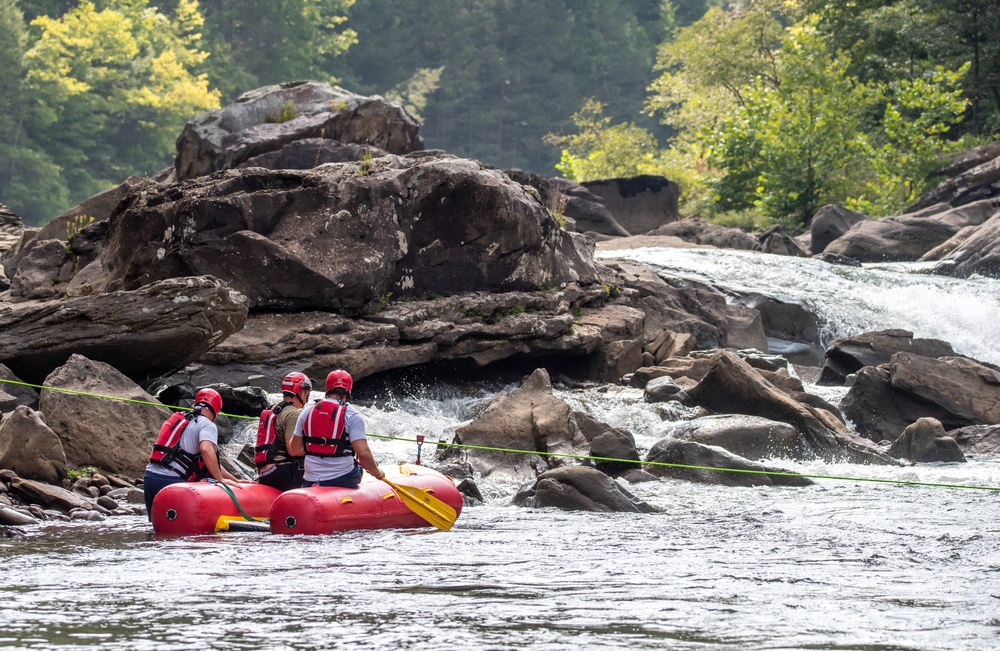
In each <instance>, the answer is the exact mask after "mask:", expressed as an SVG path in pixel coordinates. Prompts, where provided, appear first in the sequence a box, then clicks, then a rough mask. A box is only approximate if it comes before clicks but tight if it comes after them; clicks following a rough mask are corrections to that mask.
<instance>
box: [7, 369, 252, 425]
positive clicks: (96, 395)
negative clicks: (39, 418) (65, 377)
mask: <svg viewBox="0 0 1000 651" xmlns="http://www.w3.org/2000/svg"><path fill="white" fill-rule="evenodd" d="M0 383H6V384H16V385H19V386H22V387H31V388H33V389H39V390H42V389H45V390H47V391H57V392H59V393H68V394H71V395H75V396H87V397H88V398H100V399H102V400H115V401H117V402H128V403H132V404H135V405H152V406H153V407H166V408H167V409H174V410H176V411H191V410H192V408H191V407H181V406H178V405H165V404H163V403H162V402H150V401H148V400H135V399H133V398H120V397H118V396H106V395H103V394H100V393H89V392H87V391H74V390H73V389H63V388H60V387H50V386H46V385H44V384H31V383H30V382H20V381H17V380H5V379H3V378H0ZM219 415H220V416H228V417H229V418H245V419H249V420H257V417H256V416H241V415H239V414H227V413H226V412H224V411H221V412H219Z"/></svg>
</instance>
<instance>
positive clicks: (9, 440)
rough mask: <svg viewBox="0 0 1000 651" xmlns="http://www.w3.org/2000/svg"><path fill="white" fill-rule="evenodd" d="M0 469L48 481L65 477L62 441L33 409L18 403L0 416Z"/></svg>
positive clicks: (51, 482)
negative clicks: (12, 409) (10, 410)
mask: <svg viewBox="0 0 1000 651" xmlns="http://www.w3.org/2000/svg"><path fill="white" fill-rule="evenodd" d="M0 468H6V469H8V470H13V471H14V472H15V473H17V475H18V476H19V477H24V478H26V479H37V480H38V481H43V482H46V483H49V484H58V483H59V482H61V481H62V480H63V479H65V478H66V476H67V473H66V453H65V451H64V449H63V445H62V441H60V440H59V437H58V436H57V435H56V433H55V432H53V431H52V429H51V428H49V426H48V425H46V424H45V421H43V420H42V418H41V414H39V413H38V412H37V411H34V410H33V409H29V408H28V407H24V406H18V407H17V408H16V409H14V411H12V412H10V413H8V414H4V415H3V417H2V418H0Z"/></svg>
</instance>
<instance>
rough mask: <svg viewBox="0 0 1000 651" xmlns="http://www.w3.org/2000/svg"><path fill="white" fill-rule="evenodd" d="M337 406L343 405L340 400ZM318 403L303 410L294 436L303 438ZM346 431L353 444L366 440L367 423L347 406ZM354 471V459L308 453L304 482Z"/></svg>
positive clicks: (296, 422)
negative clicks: (308, 420) (310, 415)
mask: <svg viewBox="0 0 1000 651" xmlns="http://www.w3.org/2000/svg"><path fill="white" fill-rule="evenodd" d="M333 402H336V403H337V404H342V403H341V402H340V401H339V400H334V401H333ZM315 406H316V403H315V402H314V403H312V404H310V405H309V406H307V407H306V408H305V409H303V410H302V413H301V414H299V419H298V420H297V421H295V433H294V436H298V437H302V435H303V432H304V431H305V424H306V419H307V418H309V414H311V413H312V410H313V407H315ZM344 430H345V431H346V432H347V438H348V440H349V441H351V442H352V443H353V442H354V441H363V440H365V438H366V437H365V421H364V420H363V419H362V418H361V414H359V413H358V412H357V411H356V410H355V409H354V407H352V406H350V405H347V411H345V412H344ZM352 470H354V457H317V456H315V455H312V454H308V453H306V461H305V473H304V474H303V475H302V479H303V480H304V481H324V480H326V479H336V478H337V477H340V476H342V475H346V474H347V473H349V472H351V471H352Z"/></svg>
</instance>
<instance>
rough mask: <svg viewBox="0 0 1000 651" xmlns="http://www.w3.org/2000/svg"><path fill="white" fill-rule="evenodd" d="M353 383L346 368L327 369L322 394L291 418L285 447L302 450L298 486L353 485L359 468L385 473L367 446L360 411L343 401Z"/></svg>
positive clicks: (377, 476) (294, 451) (295, 452)
mask: <svg viewBox="0 0 1000 651" xmlns="http://www.w3.org/2000/svg"><path fill="white" fill-rule="evenodd" d="M353 385H354V380H353V379H352V378H351V375H350V373H348V372H347V371H342V370H339V369H338V370H336V371H330V374H329V375H327V376H326V397H325V398H323V399H322V400H319V401H317V402H315V403H313V404H311V405H309V406H307V407H306V408H305V409H303V410H302V413H301V414H299V419H298V420H297V421H295V431H294V432H293V434H292V439H291V441H289V442H288V451H289V452H290V453H291V454H292V455H299V454H305V473H304V474H303V476H302V488H309V487H310V486H342V487H344V488H356V487H357V486H358V484H360V483H361V476H362V475H363V474H364V473H363V472H362V468H364V470H367V471H368V474H370V475H371V476H372V477H374V478H375V479H382V478H383V477H385V473H384V472H382V470H381V469H379V467H378V464H377V463H376V462H375V457H373V456H372V451H371V448H369V447H368V440H367V438H365V422H364V420H362V418H361V414H359V413H358V412H357V411H356V410H355V409H354V407H351V406H350V405H348V404H347V400H348V399H349V398H350V397H351V388H352V387H353Z"/></svg>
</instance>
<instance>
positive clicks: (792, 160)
mask: <svg viewBox="0 0 1000 651" xmlns="http://www.w3.org/2000/svg"><path fill="white" fill-rule="evenodd" d="M776 63H777V65H776V67H775V70H776V71H777V76H776V78H775V79H774V80H771V82H769V83H764V82H763V81H762V80H756V81H755V82H754V83H753V84H749V85H747V86H744V87H743V89H742V90H741V93H740V94H741V97H742V103H741V105H740V107H739V108H738V109H737V110H736V111H735V112H734V114H733V115H732V116H730V117H727V118H726V119H725V120H724V121H723V122H722V123H721V124H720V125H719V126H718V127H717V128H715V129H707V130H706V131H705V132H704V133H706V134H707V141H708V142H709V143H710V147H711V148H710V154H709V161H710V162H711V163H712V164H714V165H715V166H716V167H718V168H719V169H721V170H723V171H724V172H725V174H724V176H723V177H722V179H721V181H720V182H719V183H718V184H717V187H718V188H719V195H718V196H719V200H720V203H721V204H722V205H723V206H724V207H732V208H737V209H738V208H742V207H745V205H741V204H744V203H745V202H748V201H750V200H751V198H752V201H753V204H754V205H756V206H757V207H758V208H759V209H760V210H761V212H762V213H764V214H765V215H766V216H769V217H771V218H774V219H777V220H794V221H798V222H801V223H803V224H805V225H808V224H809V221H810V220H811V219H812V216H813V214H815V212H816V210H818V209H819V208H820V207H821V206H822V205H823V204H825V203H828V202H829V201H833V200H836V199H841V198H842V197H843V194H842V193H844V192H845V191H846V187H844V186H845V184H844V183H842V182H841V181H843V179H844V177H845V175H846V172H847V171H848V170H850V168H851V165H852V163H851V159H852V155H853V154H854V152H856V151H857V138H858V135H859V133H860V121H859V115H860V111H859V109H858V107H860V106H863V105H864V103H865V102H866V101H867V97H866V96H865V88H864V87H863V86H861V85H859V84H857V83H856V80H855V79H853V78H851V77H849V76H848V75H847V73H846V68H847V66H848V64H849V62H848V61H847V60H845V59H841V58H834V57H832V56H830V54H829V53H828V52H827V50H826V48H825V47H824V45H823V42H822V40H821V39H820V38H819V37H818V36H817V35H816V33H815V30H814V29H812V27H811V26H810V25H809V24H808V23H806V24H803V25H798V26H794V27H792V28H790V29H789V30H788V34H787V36H786V38H785V41H784V45H783V47H782V49H781V50H780V53H779V54H776ZM727 193H728V196H727ZM727 203H729V204H731V205H730V206H727Z"/></svg>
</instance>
